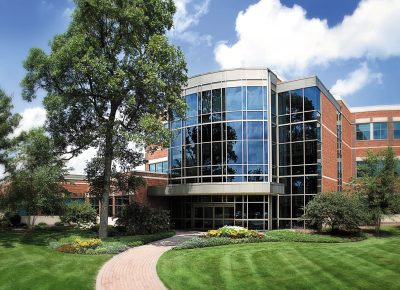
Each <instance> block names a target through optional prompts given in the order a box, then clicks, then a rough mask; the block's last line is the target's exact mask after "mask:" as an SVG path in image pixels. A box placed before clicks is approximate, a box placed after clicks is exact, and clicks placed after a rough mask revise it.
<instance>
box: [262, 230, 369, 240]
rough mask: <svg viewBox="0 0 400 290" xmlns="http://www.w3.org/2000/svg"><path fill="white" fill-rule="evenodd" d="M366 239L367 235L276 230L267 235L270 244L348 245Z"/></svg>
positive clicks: (266, 238)
mask: <svg viewBox="0 0 400 290" xmlns="http://www.w3.org/2000/svg"><path fill="white" fill-rule="evenodd" d="M365 238H366V234H365V233H359V234H353V235H351V234H349V235H329V234H316V233H303V232H299V231H293V230H274V231H269V232H267V233H266V234H265V240H266V241H270V242H303V243H347V242H355V241H361V240H364V239H365Z"/></svg>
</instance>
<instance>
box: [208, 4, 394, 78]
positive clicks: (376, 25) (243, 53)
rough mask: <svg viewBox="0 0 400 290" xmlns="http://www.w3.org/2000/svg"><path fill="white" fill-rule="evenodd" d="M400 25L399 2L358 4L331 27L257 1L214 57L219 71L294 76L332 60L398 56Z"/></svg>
mask: <svg viewBox="0 0 400 290" xmlns="http://www.w3.org/2000/svg"><path fill="white" fill-rule="evenodd" d="M399 25H400V1H398V0H363V1H361V2H360V3H359V5H358V7H357V8H356V10H355V11H354V12H353V14H352V15H350V16H346V17H345V18H344V19H343V21H342V22H341V23H339V24H338V25H336V26H334V27H329V26H328V23H327V21H326V19H319V18H312V19H308V18H307V17H306V11H305V10H304V9H303V8H302V7H300V6H298V5H294V6H293V7H286V6H284V5H282V4H281V2H280V1H279V0H260V1H259V2H258V3H256V4H254V5H251V6H249V7H248V8H247V10H246V11H244V12H243V11H241V12H240V13H239V15H238V17H237V19H236V32H237V36H238V41H237V42H236V43H234V44H232V45H230V44H228V43H226V42H220V43H219V44H217V46H216V48H215V52H214V53H215V59H216V61H217V62H218V63H219V64H220V66H221V67H222V68H232V67H243V66H257V67H259V66H268V67H270V68H272V69H276V70H278V71H280V72H282V73H289V74H298V73H302V72H305V71H307V70H308V68H309V67H310V66H313V65H327V64H329V62H331V61H334V60H347V59H353V58H364V57H365V58H388V57H391V56H399V55H400V29H398V27H399Z"/></svg>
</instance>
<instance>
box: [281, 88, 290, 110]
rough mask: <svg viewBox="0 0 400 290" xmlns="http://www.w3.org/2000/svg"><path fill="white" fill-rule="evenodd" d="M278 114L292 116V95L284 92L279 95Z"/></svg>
mask: <svg viewBox="0 0 400 290" xmlns="http://www.w3.org/2000/svg"><path fill="white" fill-rule="evenodd" d="M278 114H279V115H284V114H290V94H289V92H283V93H279V94H278Z"/></svg>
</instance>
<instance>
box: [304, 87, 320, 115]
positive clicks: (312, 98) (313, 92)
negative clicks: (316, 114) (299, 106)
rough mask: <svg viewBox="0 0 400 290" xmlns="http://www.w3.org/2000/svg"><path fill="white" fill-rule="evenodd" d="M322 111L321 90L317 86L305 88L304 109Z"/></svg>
mask: <svg viewBox="0 0 400 290" xmlns="http://www.w3.org/2000/svg"><path fill="white" fill-rule="evenodd" d="M314 110H316V111H320V110H321V108H320V90H319V89H318V88H317V87H310V88H305V89H304V111H314Z"/></svg>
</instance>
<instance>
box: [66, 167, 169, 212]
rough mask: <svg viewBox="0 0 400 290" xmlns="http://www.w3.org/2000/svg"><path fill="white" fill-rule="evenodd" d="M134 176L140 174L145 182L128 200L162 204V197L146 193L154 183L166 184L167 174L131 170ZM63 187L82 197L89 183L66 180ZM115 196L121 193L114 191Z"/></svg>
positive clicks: (87, 189) (76, 196) (149, 204)
mask: <svg viewBox="0 0 400 290" xmlns="http://www.w3.org/2000/svg"><path fill="white" fill-rule="evenodd" d="M132 173H133V174H134V175H136V176H142V177H143V178H144V181H145V183H146V185H145V186H141V187H139V188H138V189H137V190H136V191H135V193H134V195H133V196H131V197H130V200H134V201H136V202H139V203H143V204H146V205H148V206H152V207H157V206H162V203H163V202H161V201H162V199H160V198H153V197H149V196H148V195H147V188H148V187H149V186H156V185H167V184H168V176H167V174H165V173H153V172H143V171H134V172H132ZM64 188H66V189H67V190H68V191H69V192H71V193H72V197H73V198H83V197H85V193H87V192H88V191H89V184H88V183H87V181H86V180H78V179H74V180H67V181H66V182H65V183H64ZM115 195H116V196H119V195H122V193H116V194H115Z"/></svg>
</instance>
